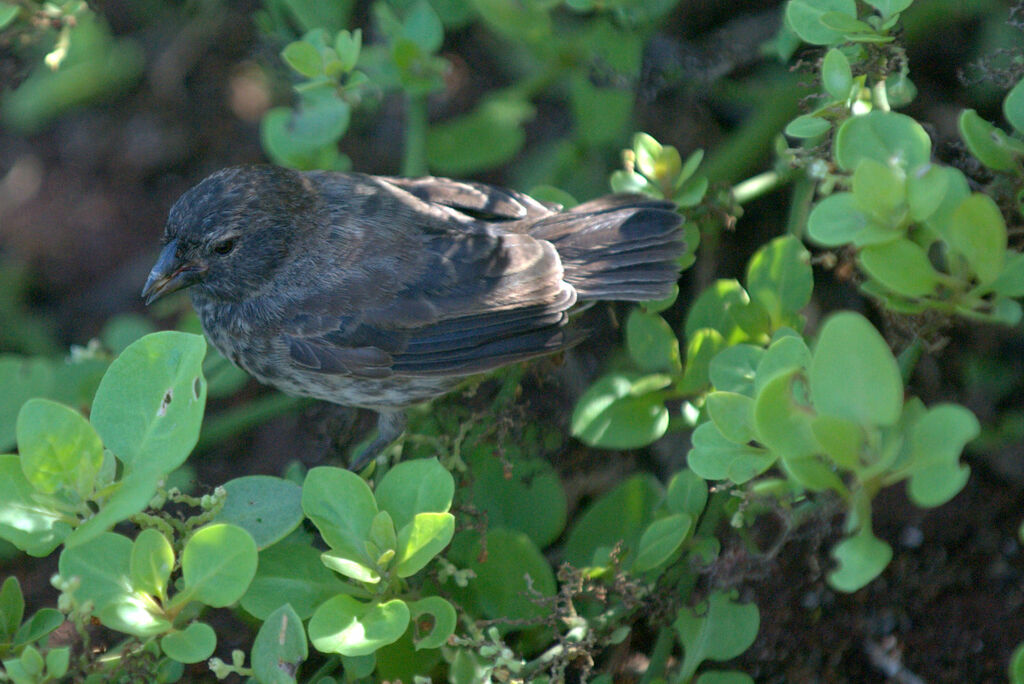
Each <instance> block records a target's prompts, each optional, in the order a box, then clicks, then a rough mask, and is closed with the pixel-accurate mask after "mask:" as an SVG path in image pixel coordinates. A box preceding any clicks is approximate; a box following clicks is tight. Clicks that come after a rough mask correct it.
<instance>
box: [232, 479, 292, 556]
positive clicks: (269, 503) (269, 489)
mask: <svg viewBox="0 0 1024 684" xmlns="http://www.w3.org/2000/svg"><path fill="white" fill-rule="evenodd" d="M224 489H225V490H226V491H227V500H226V501H225V502H224V507H223V508H222V509H221V510H220V512H219V513H218V514H217V517H216V518H215V519H214V521H215V522H222V523H231V524H232V525H237V526H238V527H241V528H242V529H244V530H245V531H246V532H248V533H249V534H250V535H252V538H253V540H254V541H255V542H256V548H258V549H265V548H267V547H269V546H272V545H273V544H276V543H277V542H279V541H280V540H282V539H284V538H285V537H286V536H288V534H289V533H291V531H292V530H294V529H295V528H296V527H298V526H299V525H300V524H301V523H302V519H303V517H304V516H303V514H302V488H301V487H299V485H297V484H295V483H294V482H290V481H288V480H283V479H281V478H279V477H271V476H269V475H246V476H244V477H236V478H235V479H233V480H229V481H228V482H225V483H224Z"/></svg>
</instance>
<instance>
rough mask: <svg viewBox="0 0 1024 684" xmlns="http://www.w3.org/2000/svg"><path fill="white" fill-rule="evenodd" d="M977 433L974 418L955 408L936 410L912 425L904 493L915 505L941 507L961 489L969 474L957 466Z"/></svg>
mask: <svg viewBox="0 0 1024 684" xmlns="http://www.w3.org/2000/svg"><path fill="white" fill-rule="evenodd" d="M980 433H981V426H980V425H979V423H978V419H977V418H975V417H974V414H973V413H971V412H970V411H968V410H967V409H965V408H964V407H963V406H957V405H955V404H940V405H939V406H935V407H933V408H931V409H930V410H929V411H928V413H926V414H925V415H923V416H922V417H921V418H920V419H919V420H918V421H917V423H915V424H914V427H913V432H912V433H911V448H912V457H911V459H912V460H911V466H910V469H911V475H910V483H909V485H908V487H907V493H908V494H910V498H911V500H913V502H914V503H915V504H917V505H918V506H921V507H922V508H931V507H933V506H940V505H942V504H944V503H946V502H947V501H949V500H950V499H952V498H953V497H954V496H956V495H957V494H958V493H959V492H960V490H961V489H963V488H964V485H965V484H967V478H968V477H969V476H970V473H971V471H970V468H968V467H967V466H966V465H962V464H961V463H960V453H961V452H962V451H963V449H964V445H966V444H967V443H968V442H970V441H971V440H973V439H974V438H975V437H977V436H978V435H979V434H980Z"/></svg>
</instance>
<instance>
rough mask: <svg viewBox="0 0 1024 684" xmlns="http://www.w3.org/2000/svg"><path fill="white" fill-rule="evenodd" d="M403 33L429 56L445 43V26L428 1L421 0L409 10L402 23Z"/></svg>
mask: <svg viewBox="0 0 1024 684" xmlns="http://www.w3.org/2000/svg"><path fill="white" fill-rule="evenodd" d="M402 33H403V35H404V36H405V37H406V38H409V39H410V40H412V41H413V42H414V43H416V44H417V45H419V47H420V49H421V50H423V52H425V53H427V54H431V53H433V52H436V51H437V50H439V49H440V48H441V43H442V42H444V26H442V25H441V19H440V18H439V17H438V16H437V12H435V11H434V9H433V8H432V7H431V6H430V3H429V2H427V1H426V0H419V2H417V3H415V4H414V5H413V6H412V9H410V10H409V13H408V14H407V15H406V16H405V21H404V22H402Z"/></svg>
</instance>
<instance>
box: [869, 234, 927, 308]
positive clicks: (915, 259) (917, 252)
mask: <svg viewBox="0 0 1024 684" xmlns="http://www.w3.org/2000/svg"><path fill="white" fill-rule="evenodd" d="M859 257H860V265H861V267H862V268H863V269H864V271H865V272H866V273H867V274H868V275H869V276H871V277H872V278H874V279H875V280H877V281H878V282H880V283H881V284H882V285H885V286H886V287H887V288H889V289H890V290H892V291H893V292H895V293H897V294H900V295H903V296H904V297H924V296H926V295H930V294H932V293H934V292H935V288H936V287H938V285H939V274H938V273H937V272H936V271H935V269H934V268H932V264H931V261H929V259H928V255H927V254H925V251H924V250H923V249H921V247H920V246H918V245H917V243H914V242H911V241H910V240H903V239H900V240H895V241H893V242H889V243H886V244H884V245H872V246H870V247H865V248H864V249H862V250H861V252H860V255H859Z"/></svg>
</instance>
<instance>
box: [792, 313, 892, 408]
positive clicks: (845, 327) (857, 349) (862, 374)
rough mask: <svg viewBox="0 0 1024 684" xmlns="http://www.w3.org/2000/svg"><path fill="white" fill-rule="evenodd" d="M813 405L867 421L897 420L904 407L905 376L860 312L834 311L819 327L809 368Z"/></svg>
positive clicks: (879, 336)
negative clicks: (903, 376)
mask: <svg viewBox="0 0 1024 684" xmlns="http://www.w3.org/2000/svg"><path fill="white" fill-rule="evenodd" d="M809 378H810V387H811V397H812V401H813V403H814V408H815V409H816V410H817V411H818V413H820V414H824V415H832V416H836V417H838V418H846V419H848V420H852V421H854V422H856V423H859V424H861V425H865V426H873V425H878V426H886V425H894V424H895V423H896V421H897V420H898V419H899V417H900V411H901V409H902V407H903V380H902V378H901V377H900V371H899V366H897V364H896V359H895V358H894V357H893V355H892V352H891V351H890V350H889V347H888V345H886V343H885V340H883V339H882V336H881V335H879V334H878V331H877V330H875V328H874V327H873V326H872V325H871V324H870V323H868V321H867V319H865V318H864V317H863V316H861V315H860V314H856V313H852V312H842V313H838V314H835V315H833V316H831V317H830V318H829V319H828V320H827V321H826V322H825V325H824V326H823V327H822V329H821V333H820V334H819V336H818V344H817V346H816V347H815V349H814V358H813V360H812V361H811V367H810V373H809Z"/></svg>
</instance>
